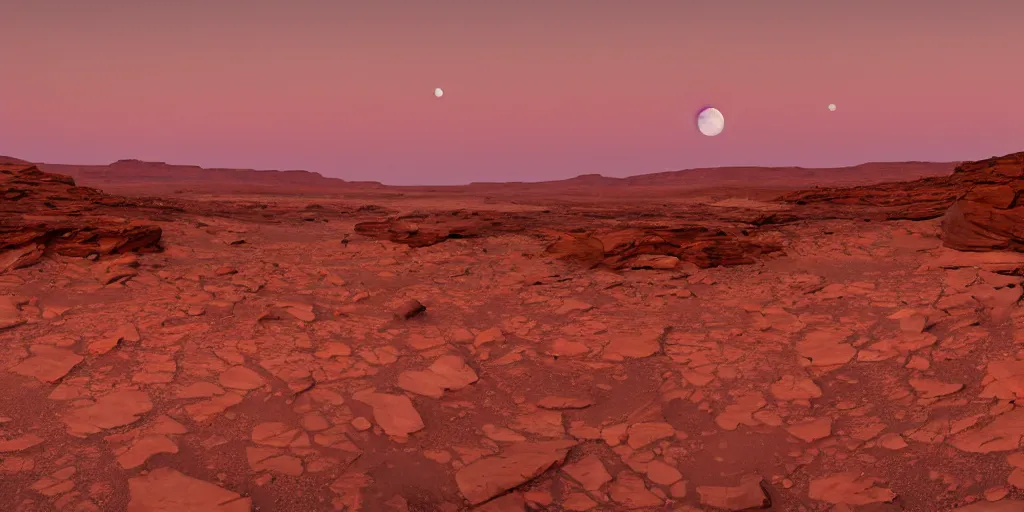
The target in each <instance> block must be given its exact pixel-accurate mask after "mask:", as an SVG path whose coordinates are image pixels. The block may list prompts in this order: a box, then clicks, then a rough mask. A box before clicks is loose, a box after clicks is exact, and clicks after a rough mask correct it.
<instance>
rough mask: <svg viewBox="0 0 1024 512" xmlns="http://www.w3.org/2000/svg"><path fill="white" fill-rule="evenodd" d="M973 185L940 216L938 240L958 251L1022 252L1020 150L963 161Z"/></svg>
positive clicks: (963, 173)
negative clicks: (982, 158)
mask: <svg viewBox="0 0 1024 512" xmlns="http://www.w3.org/2000/svg"><path fill="white" fill-rule="evenodd" d="M954 177H960V178H961V179H963V180H965V181H967V180H971V181H972V182H973V183H974V186H973V187H971V188H970V189H969V190H967V191H966V192H965V193H964V194H963V195H961V196H960V197H959V198H958V199H957V200H956V202H954V203H953V205H952V206H951V207H950V208H949V209H948V210H947V211H946V214H945V216H944V217H943V218H942V240H943V242H944V243H945V244H946V246H947V247H949V248H952V249H957V250H961V251H1003V250H1012V251H1020V252H1024V153H1015V154H1012V155H1007V156H1003V157H999V158H990V159H987V160H981V161H978V162H972V163H969V164H964V165H962V166H960V167H958V168H957V170H956V173H955V174H954Z"/></svg>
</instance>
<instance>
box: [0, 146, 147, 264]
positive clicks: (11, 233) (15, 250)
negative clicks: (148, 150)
mask: <svg viewBox="0 0 1024 512" xmlns="http://www.w3.org/2000/svg"><path fill="white" fill-rule="evenodd" d="M0 198H2V200H0V272H6V271H8V270H12V269H17V268H22V267H26V266H30V265H33V264H35V263H36V262H37V261H39V259H40V258H42V257H43V255H45V254H47V253H53V254H59V255H62V256H72V257H89V256H93V257H98V256H102V255H107V254H118V253H126V252H154V251H159V250H160V245H159V242H160V236H161V234H162V232H161V229H160V227H159V226H154V225H149V224H144V223H140V222H139V219H138V218H131V217H127V218H126V217H123V215H125V213H129V214H130V213H131V209H130V208H125V207H126V206H129V205H127V204H126V203H125V202H124V201H123V200H121V199H120V198H117V197H114V196H109V195H106V194H104V193H102V192H100V191H98V190H95V189H91V188H86V187H77V186H75V182H74V180H72V179H71V178H69V177H67V176H61V175H57V174H49V173H45V172H42V171H40V170H39V169H38V168H36V167H35V166H33V165H28V166H26V165H21V164H5V165H0Z"/></svg>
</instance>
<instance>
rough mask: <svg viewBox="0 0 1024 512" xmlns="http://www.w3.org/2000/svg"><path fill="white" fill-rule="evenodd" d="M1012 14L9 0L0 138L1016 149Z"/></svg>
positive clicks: (1015, 25)
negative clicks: (713, 122)
mask: <svg viewBox="0 0 1024 512" xmlns="http://www.w3.org/2000/svg"><path fill="white" fill-rule="evenodd" d="M1022 19H1024V1H1021V0H975V1H971V2H968V1H959V0H956V1H954V0H932V1H928V2H924V1H922V2H917V1H904V2H899V1H893V0H859V1H854V0H849V1H847V0H834V1H821V0H808V1H797V0H772V1H766V0H732V1H723V0H636V1H634V2H626V1H618V0H615V1H613V0H559V1H550V0H520V1H480V0H429V1H426V0H405V1H402V0H338V1H334V2H328V1H319V0H292V1H288V2H285V1H283V0H281V1H270V0H252V1H241V0H237V1H229V0H178V1H166V2H157V1H138V0H122V1H114V0H88V1H81V0H64V1H58V0H6V1H5V2H4V7H3V8H0V74H2V75H3V76H2V78H0V154H7V155H10V156H15V157H19V158H25V159H28V160H34V161H42V162H50V163H82V164H91V163H109V162H112V161H114V160H117V159H121V158H139V159H143V160H160V161H167V162H171V163H183V164H198V165H203V166H205V167H241V168H261V169H297V168H298V169H307V170H312V171H319V172H321V173H323V174H325V175H328V176H335V177H341V178H345V179H354V180H377V181H382V182H384V183H389V184H454V183H466V182H469V181H511V180H524V181H536V180H544V179H559V178H566V177H571V176H575V175H577V174H584V173H601V174H604V175H606V176H625V175H630V174H640V173H647V172H660V171H664V170H674V169H681V168H689V167H705V166H724V165H747V164H751V165H801V166H806V167H812V166H840V165H848V164H856V163H861V162H865V161H880V160H936V161H949V160H967V159H976V158H984V157H988V156H992V155H995V154H1004V153H1011V152H1014V151H1020V150H1024V92H1022V91H1024V65H1021V64H1020V61H1021V59H1022V58H1024V57H1022V56H1024V37H1022V36H1021V24H1020V23H1021V20H1022ZM434 87H443V88H444V89H445V93H446V94H445V96H444V98H443V99H441V100H436V99H434V97H433V95H432V93H433V89H434ZM829 103H835V104H837V105H838V110H837V111H836V112H829V111H828V110H827V108H826V107H827V105H828V104H829ZM706 104H713V105H715V106H717V107H718V108H719V109H721V110H722V111H723V113H724V114H725V116H726V129H725V132H724V133H723V134H722V135H720V136H718V137H715V138H708V137H704V136H701V135H700V134H699V133H698V132H697V131H696V129H695V127H694V124H693V120H694V116H695V114H696V111H697V110H698V109H699V108H700V107H701V106H703V105H706Z"/></svg>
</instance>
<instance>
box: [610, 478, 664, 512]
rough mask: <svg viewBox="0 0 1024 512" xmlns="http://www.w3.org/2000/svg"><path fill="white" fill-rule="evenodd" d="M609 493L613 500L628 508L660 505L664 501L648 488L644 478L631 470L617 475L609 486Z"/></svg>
mask: <svg viewBox="0 0 1024 512" xmlns="http://www.w3.org/2000/svg"><path fill="white" fill-rule="evenodd" d="M608 495H609V496H611V498H612V501H614V502H616V503H618V504H619V505H621V506H622V507H625V508H627V509H634V508H645V507H659V506H661V505H662V503H664V501H663V500H662V499H661V498H659V497H658V496H657V495H655V494H654V493H652V492H651V491H650V490H649V489H647V484H645V483H644V479H643V478H640V477H639V476H637V475H635V474H633V473H630V472H629V471H622V472H620V473H619V474H618V475H616V477H615V481H614V482H612V484H611V486H610V487H609V488H608Z"/></svg>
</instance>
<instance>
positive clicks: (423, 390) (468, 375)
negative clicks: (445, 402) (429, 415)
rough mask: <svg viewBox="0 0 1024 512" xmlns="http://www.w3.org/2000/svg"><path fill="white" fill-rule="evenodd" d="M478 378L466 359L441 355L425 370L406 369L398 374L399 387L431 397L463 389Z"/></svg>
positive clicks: (439, 396)
mask: <svg viewBox="0 0 1024 512" xmlns="http://www.w3.org/2000/svg"><path fill="white" fill-rule="evenodd" d="M476 380H477V375H476V372H474V371H473V369H472V368H470V367H469V366H468V365H466V361H465V360H464V359H462V358H461V357H458V356H441V357H439V358H438V359H437V360H436V361H434V363H433V364H432V365H430V367H429V368H428V369H426V370H424V371H406V372H402V373H401V374H399V376H398V387H400V388H402V389H404V390H406V391H409V392H412V393H416V394H418V395H424V396H429V397H431V398H441V396H442V395H444V392H445V391H453V390H458V389H462V388H464V387H466V386H468V385H470V384H472V383H474V382H476Z"/></svg>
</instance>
